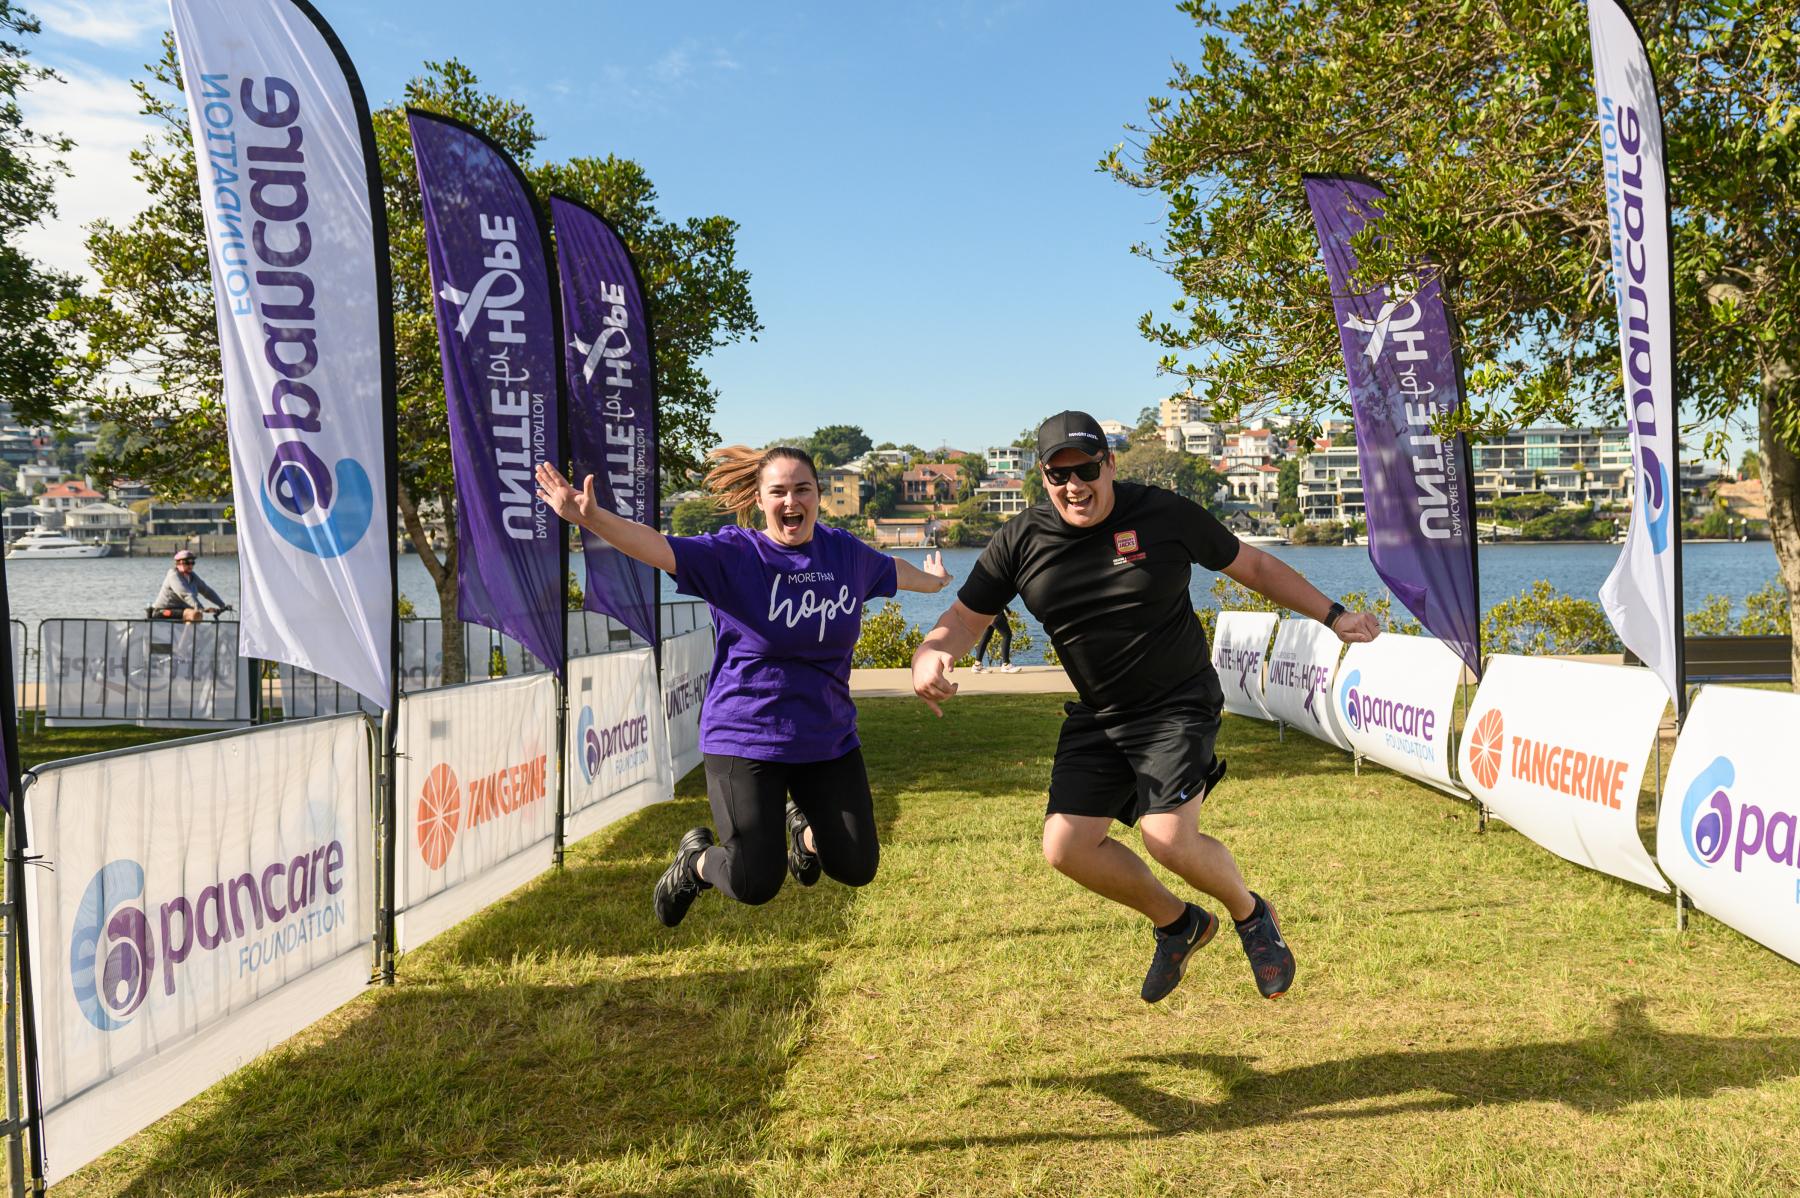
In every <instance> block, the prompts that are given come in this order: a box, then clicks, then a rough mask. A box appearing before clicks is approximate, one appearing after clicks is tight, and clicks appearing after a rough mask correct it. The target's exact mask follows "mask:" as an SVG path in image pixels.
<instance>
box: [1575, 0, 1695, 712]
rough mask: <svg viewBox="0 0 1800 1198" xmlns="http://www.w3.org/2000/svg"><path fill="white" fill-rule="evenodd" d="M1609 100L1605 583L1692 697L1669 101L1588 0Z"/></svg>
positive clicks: (1602, 8)
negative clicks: (1611, 527)
mask: <svg viewBox="0 0 1800 1198" xmlns="http://www.w3.org/2000/svg"><path fill="white" fill-rule="evenodd" d="M1588 36H1589V38H1590V39H1591V41H1592V44H1593V53H1594V94H1595V98H1596V100H1597V101H1598V104H1599V116H1600V162H1601V169H1602V173H1603V175H1604V179H1605V186H1606V211H1607V216H1608V219H1609V222H1610V224H1611V232H1612V286H1613V299H1614V302H1615V303H1617V305H1618V310H1619V354H1620V356H1621V358H1622V359H1623V361H1624V372H1625V401H1626V402H1625V415H1626V426H1627V427H1628V428H1629V429H1630V430H1631V456H1632V458H1633V459H1634V461H1635V463H1636V470H1637V476H1636V479H1635V481H1634V484H1633V490H1634V494H1633V495H1632V502H1631V527H1630V529H1629V531H1628V532H1627V533H1626V535H1625V548H1624V549H1622V550H1621V551H1620V552H1619V560H1618V562H1617V564H1615V565H1614V566H1613V569H1612V573H1611V574H1609V575H1608V576H1607V579H1606V582H1605V583H1603V584H1602V585H1601V587H1600V602H1601V604H1602V605H1603V606H1605V608H1606V615H1607V618H1609V619H1610V620H1612V623H1613V627H1614V628H1617V629H1618V630H1619V639H1620V640H1622V641H1624V642H1625V644H1626V646H1627V647H1628V648H1630V650H1631V651H1632V652H1633V653H1636V654H1637V655H1638V657H1639V658H1640V659H1641V660H1642V661H1643V662H1644V664H1645V665H1647V666H1649V667H1650V668H1651V669H1652V670H1654V671H1656V674H1657V676H1658V677H1660V678H1661V679H1662V680H1663V684H1664V685H1665V686H1666V687H1668V690H1669V694H1670V695H1671V696H1672V697H1673V698H1674V699H1675V701H1676V702H1677V703H1680V702H1681V701H1682V698H1683V696H1682V693H1681V679H1680V677H1679V676H1678V675H1679V668H1678V663H1679V660H1680V658H1679V651H1680V643H1679V637H1680V628H1681V616H1680V610H1681V608H1680V604H1681V588H1680V587H1678V586H1677V585H1676V584H1675V571H1676V569H1677V562H1678V556H1679V554H1680V551H1681V521H1680V520H1679V519H1678V518H1676V515H1675V509H1676V507H1677V506H1678V503H1679V498H1680V496H1679V493H1678V491H1677V490H1676V485H1677V483H1678V482H1679V481H1680V478H1679V474H1678V473H1677V465H1676V458H1675V453H1676V439H1675V438H1676V427H1675V419H1676V410H1675V324H1674V314H1673V312H1672V310H1671V309H1672V302H1671V297H1672V296H1673V295H1674V290H1673V283H1672V281H1671V273H1672V271H1671V266H1670V257H1669V190H1668V183H1667V180H1666V176H1665V173H1664V158H1663V123H1662V106H1661V104H1660V103H1659V102H1658V101H1657V98H1656V78H1655V76H1654V75H1652V74H1651V71H1650V57H1649V55H1647V54H1646V53H1645V52H1644V42H1643V39H1642V38H1640V37H1639V36H1638V32H1637V27H1636V26H1635V25H1633V24H1632V21H1631V15H1630V14H1629V13H1628V12H1626V11H1625V9H1624V7H1623V6H1622V5H1620V4H1619V3H1618V2H1617V0H1588Z"/></svg>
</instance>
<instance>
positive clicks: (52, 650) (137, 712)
mask: <svg viewBox="0 0 1800 1198" xmlns="http://www.w3.org/2000/svg"><path fill="white" fill-rule="evenodd" d="M237 644H238V626H237V622H236V621H230V620H211V621H207V622H205V623H200V624H185V623H181V622H178V621H171V620H143V619H138V620H44V621H42V622H41V623H39V624H38V651H37V665H38V670H37V682H38V699H39V703H40V705H41V709H42V712H43V715H44V719H45V722H46V723H48V724H51V725H58V724H72V725H79V724H123V723H134V724H142V725H144V726H146V727H176V728H188V727H202V728H203V727H217V726H219V725H222V724H248V723H250V722H251V721H252V719H253V718H254V715H255V713H254V711H253V710H252V706H251V704H252V699H253V695H254V688H253V687H252V686H251V683H250V667H249V663H248V662H246V661H244V660H243V659H242V658H240V657H238V655H237Z"/></svg>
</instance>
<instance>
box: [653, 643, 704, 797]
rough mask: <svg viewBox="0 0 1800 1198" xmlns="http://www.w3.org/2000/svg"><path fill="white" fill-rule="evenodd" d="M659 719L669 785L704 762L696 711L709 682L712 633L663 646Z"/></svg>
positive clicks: (702, 701)
mask: <svg viewBox="0 0 1800 1198" xmlns="http://www.w3.org/2000/svg"><path fill="white" fill-rule="evenodd" d="M662 664H663V676H662V697H663V716H664V719H665V720H666V721H667V723H668V726H669V760H670V763H671V767H672V769H673V771H674V775H673V781H676V782H679V781H681V779H683V778H685V777H687V774H688V771H689V770H691V769H693V768H694V767H695V766H697V765H699V764H700V763H701V761H703V760H704V759H705V757H704V755H703V754H702V753H701V752H700V708H701V706H702V705H703V704H705V702H706V688H707V686H708V684H709V683H710V682H711V681H712V667H713V636H712V629H710V628H707V629H703V630H701V631H699V632H689V633H685V634H683V635H682V636H677V637H670V638H669V639H668V640H667V641H665V642H663V658H662Z"/></svg>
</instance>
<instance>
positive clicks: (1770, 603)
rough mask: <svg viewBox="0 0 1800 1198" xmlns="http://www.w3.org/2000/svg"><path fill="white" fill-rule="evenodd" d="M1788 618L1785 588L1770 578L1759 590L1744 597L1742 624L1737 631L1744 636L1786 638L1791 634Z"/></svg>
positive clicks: (1791, 626)
mask: <svg viewBox="0 0 1800 1198" xmlns="http://www.w3.org/2000/svg"><path fill="white" fill-rule="evenodd" d="M1788 617H1789V607H1788V593H1787V588H1786V587H1784V586H1782V585H1781V583H1780V582H1778V581H1777V580H1775V579H1772V578H1771V579H1770V580H1769V582H1768V584H1767V585H1766V586H1764V587H1763V588H1762V589H1761V590H1758V591H1752V592H1750V594H1748V595H1746V596H1744V622H1743V623H1742V624H1740V625H1738V631H1739V632H1741V633H1743V634H1744V635H1745V636H1788V635H1791V634H1792V632H1793V623H1792V622H1791V621H1790V620H1789V618H1788Z"/></svg>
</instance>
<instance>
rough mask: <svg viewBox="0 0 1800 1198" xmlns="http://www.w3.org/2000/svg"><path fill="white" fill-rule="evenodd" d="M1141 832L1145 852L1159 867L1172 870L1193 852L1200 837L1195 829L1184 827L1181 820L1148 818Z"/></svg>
mask: <svg viewBox="0 0 1800 1198" xmlns="http://www.w3.org/2000/svg"><path fill="white" fill-rule="evenodd" d="M1140 831H1141V832H1142V833H1143V837H1144V851H1145V852H1147V853H1149V854H1150V857H1151V859H1152V860H1153V861H1155V862H1156V863H1157V864H1158V865H1164V866H1169V867H1171V868H1172V867H1173V866H1174V865H1175V864H1176V863H1177V862H1179V861H1181V860H1184V859H1185V858H1186V857H1188V856H1189V855H1190V854H1191V853H1192V852H1193V849H1194V844H1195V841H1196V840H1197V838H1198V836H1199V833H1198V832H1197V831H1196V830H1195V829H1193V828H1187V827H1183V826H1182V824H1181V822H1180V821H1179V820H1176V819H1166V818H1165V819H1155V818H1152V817H1146V818H1145V819H1144V821H1143V827H1142V828H1141V829H1140Z"/></svg>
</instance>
